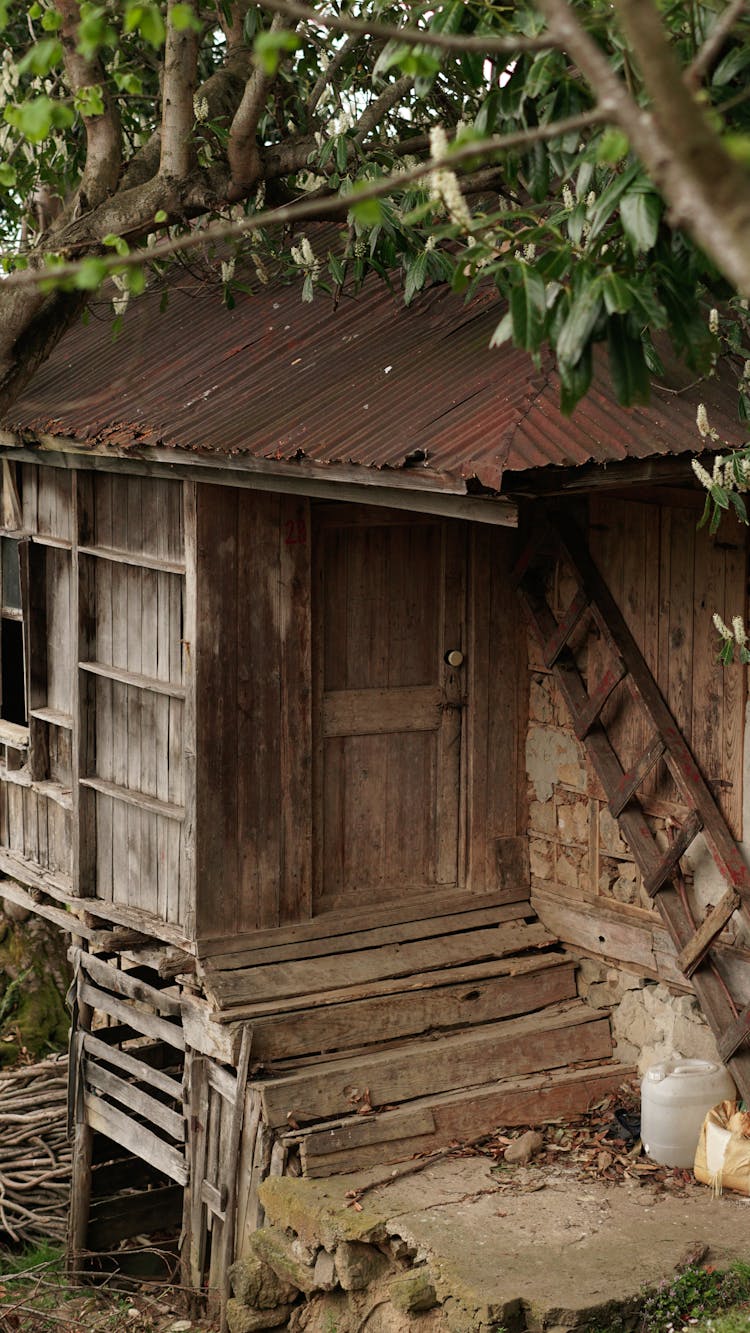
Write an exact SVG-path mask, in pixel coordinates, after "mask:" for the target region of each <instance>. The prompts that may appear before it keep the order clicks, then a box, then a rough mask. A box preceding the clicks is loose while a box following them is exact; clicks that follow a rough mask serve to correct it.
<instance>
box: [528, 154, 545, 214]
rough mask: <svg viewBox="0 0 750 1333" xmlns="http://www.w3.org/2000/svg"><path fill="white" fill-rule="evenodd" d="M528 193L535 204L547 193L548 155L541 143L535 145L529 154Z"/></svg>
mask: <svg viewBox="0 0 750 1333" xmlns="http://www.w3.org/2000/svg"><path fill="white" fill-rule="evenodd" d="M529 193H530V194H531V197H532V199H533V200H534V203H535V204H540V203H541V202H542V200H543V199H546V198H547V195H548V193H549V153H548V152H547V147H546V145H545V144H543V143H535V144H534V146H533V148H532V150H531V152H530V154H529Z"/></svg>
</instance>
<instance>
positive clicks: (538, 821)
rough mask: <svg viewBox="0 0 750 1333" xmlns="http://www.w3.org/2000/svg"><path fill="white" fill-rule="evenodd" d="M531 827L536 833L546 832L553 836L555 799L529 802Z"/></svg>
mask: <svg viewBox="0 0 750 1333" xmlns="http://www.w3.org/2000/svg"><path fill="white" fill-rule="evenodd" d="M529 828H530V829H531V830H532V831H533V832H534V833H544V834H546V835H547V836H548V837H551V836H552V835H553V834H554V832H555V803H554V801H530V802H529Z"/></svg>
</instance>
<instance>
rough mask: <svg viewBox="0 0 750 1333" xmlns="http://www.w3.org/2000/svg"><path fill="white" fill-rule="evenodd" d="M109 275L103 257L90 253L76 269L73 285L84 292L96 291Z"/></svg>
mask: <svg viewBox="0 0 750 1333" xmlns="http://www.w3.org/2000/svg"><path fill="white" fill-rule="evenodd" d="M106 276H107V265H106V263H105V261H104V260H103V259H97V258H96V256H95V255H90V256H89V258H88V259H83V260H82V261H81V264H80V266H79V267H78V269H77V270H76V273H75V277H74V279H73V285H74V286H75V287H77V288H78V289H79V291H82V292H95V291H97V290H98V289H99V287H101V285H102V283H103V282H104V279H105V278H106Z"/></svg>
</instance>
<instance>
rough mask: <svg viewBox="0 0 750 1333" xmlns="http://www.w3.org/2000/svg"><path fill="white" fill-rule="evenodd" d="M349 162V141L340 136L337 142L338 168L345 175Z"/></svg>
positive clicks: (344, 136)
mask: <svg viewBox="0 0 750 1333" xmlns="http://www.w3.org/2000/svg"><path fill="white" fill-rule="evenodd" d="M348 162H349V140H348V139H347V137H346V135H345V134H340V135H339V136H338V138H337V140H336V166H337V167H338V169H339V171H340V172H341V174H342V175H343V174H344V172H345V171H346V168H347V164H348Z"/></svg>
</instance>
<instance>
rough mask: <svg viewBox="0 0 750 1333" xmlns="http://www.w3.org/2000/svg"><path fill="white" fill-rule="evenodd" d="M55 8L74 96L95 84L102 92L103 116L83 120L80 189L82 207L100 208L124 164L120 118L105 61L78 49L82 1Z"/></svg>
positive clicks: (64, 1)
mask: <svg viewBox="0 0 750 1333" xmlns="http://www.w3.org/2000/svg"><path fill="white" fill-rule="evenodd" d="M55 8H56V9H57V12H58V14H59V15H60V18H61V19H62V26H61V28H60V38H61V40H62V47H63V59H64V61H65V74H66V77H67V81H68V84H69V86H70V89H71V91H72V92H73V93H74V94H75V93H80V92H81V90H82V89H84V88H90V87H92V86H95V85H96V86H98V87H100V88H101V91H102V99H103V101H104V112H103V114H102V115H99V116H84V117H83V124H84V127H85V130H86V163H85V166H84V168H83V174H82V176H81V180H80V184H79V187H78V199H79V201H80V204H81V207H83V208H88V207H92V208H96V207H97V205H98V204H100V203H101V202H102V200H103V199H106V197H107V195H108V194H112V192H113V191H114V190H115V189H116V187H117V181H118V177H119V175H120V167H121V165H122V136H121V132H120V117H119V115H118V113H117V107H116V106H115V104H114V101H113V100H112V96H111V94H110V91H109V88H108V86H107V81H106V76H105V73H104V68H103V66H102V64H101V62H100V61H99V60H85V59H84V57H83V56H82V55H81V54H80V52H79V51H78V49H77V43H78V25H79V24H80V22H81V13H80V9H79V7H78V0H56V3H55Z"/></svg>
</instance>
